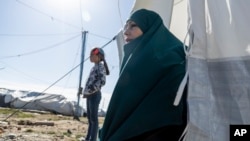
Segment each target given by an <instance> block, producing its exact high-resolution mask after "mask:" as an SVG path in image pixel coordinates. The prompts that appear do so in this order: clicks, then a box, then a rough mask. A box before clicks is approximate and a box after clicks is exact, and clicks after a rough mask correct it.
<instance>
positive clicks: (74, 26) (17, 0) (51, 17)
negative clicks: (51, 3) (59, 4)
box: [16, 0, 81, 30]
mask: <svg viewBox="0 0 250 141" xmlns="http://www.w3.org/2000/svg"><path fill="white" fill-rule="evenodd" d="M16 2H18V3H19V4H22V5H24V6H26V7H28V8H30V9H32V10H34V11H36V12H38V13H40V14H42V15H44V16H47V17H49V18H50V19H51V20H55V21H58V22H61V23H63V24H65V25H68V26H71V27H73V28H76V29H78V30H79V29H81V28H80V27H78V26H76V25H73V24H70V23H66V22H65V21H63V20H60V19H58V18H55V17H53V16H51V15H49V14H47V13H45V12H42V11H40V10H38V9H36V8H34V7H32V6H30V5H28V4H26V3H24V2H22V1H20V0H16Z"/></svg>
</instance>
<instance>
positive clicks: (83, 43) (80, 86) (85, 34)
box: [74, 31, 88, 121]
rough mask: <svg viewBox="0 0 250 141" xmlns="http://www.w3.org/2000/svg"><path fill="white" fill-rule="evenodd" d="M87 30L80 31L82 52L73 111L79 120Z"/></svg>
mask: <svg viewBox="0 0 250 141" xmlns="http://www.w3.org/2000/svg"><path fill="white" fill-rule="evenodd" d="M87 33H88V32H87V31H83V32H82V54H81V64H80V76H79V87H78V92H77V106H76V110H75V113H74V119H76V120H78V121H80V119H79V116H81V115H80V114H79V103H80V95H81V94H82V89H83V88H82V74H83V65H84V55H85V44H86V36H87Z"/></svg>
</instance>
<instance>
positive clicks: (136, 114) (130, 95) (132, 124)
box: [100, 9, 185, 141]
mask: <svg viewBox="0 0 250 141" xmlns="http://www.w3.org/2000/svg"><path fill="white" fill-rule="evenodd" d="M129 20H131V21H134V22H135V23H136V24H137V25H138V26H139V28H140V29H141V30H142V31H143V35H142V36H140V37H138V38H136V39H134V40H132V41H131V42H129V43H127V44H126V45H125V46H124V58H123V61H122V65H121V71H120V76H119V79H118V81H117V84H116V86H115V88H114V91H113V94H112V98H111V100H110V103H109V107H108V111H107V114H106V117H105V121H104V124H103V127H102V130H101V133H100V140H101V141H123V140H126V139H129V138H131V137H135V136H138V135H140V134H143V133H145V132H147V131H151V130H154V129H157V128H160V127H164V126H167V125H180V124H183V122H184V121H183V119H182V116H183V115H182V114H183V108H184V107H183V106H184V100H183V99H182V100H181V101H180V104H179V105H178V106H174V105H173V103H174V99H175V96H176V93H177V89H178V87H179V84H180V83H181V81H182V79H183V77H184V75H185V53H184V49H183V43H182V42H180V41H179V40H178V39H177V38H176V37H175V36H174V35H173V34H171V33H170V32H169V30H168V29H167V28H166V27H165V26H164V25H163V22H162V19H161V18H160V16H159V15H158V14H157V13H155V12H153V11H149V10H146V9H141V10H138V11H135V12H134V13H133V14H132V15H131V17H130V18H129Z"/></svg>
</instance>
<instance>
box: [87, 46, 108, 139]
mask: <svg viewBox="0 0 250 141" xmlns="http://www.w3.org/2000/svg"><path fill="white" fill-rule="evenodd" d="M90 61H91V62H92V63H94V66H93V68H92V69H91V71H90V74H89V78H88V80H87V82H86V85H85V89H84V91H83V98H87V100H86V101H87V118H88V122H89V126H88V133H87V136H86V138H85V141H96V139H97V132H98V124H99V123H98V109H99V104H100V101H101V87H102V86H104V85H105V83H106V75H109V69H108V65H107V63H106V60H105V56H104V51H103V50H102V49H101V48H98V47H96V48H94V49H92V50H91V52H90ZM102 62H103V63H102Z"/></svg>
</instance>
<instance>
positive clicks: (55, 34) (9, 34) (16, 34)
mask: <svg viewBox="0 0 250 141" xmlns="http://www.w3.org/2000/svg"><path fill="white" fill-rule="evenodd" d="M76 33H79V32H72V33H48V34H26V33H13V34H11V33H0V36H65V35H71V34H76Z"/></svg>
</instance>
